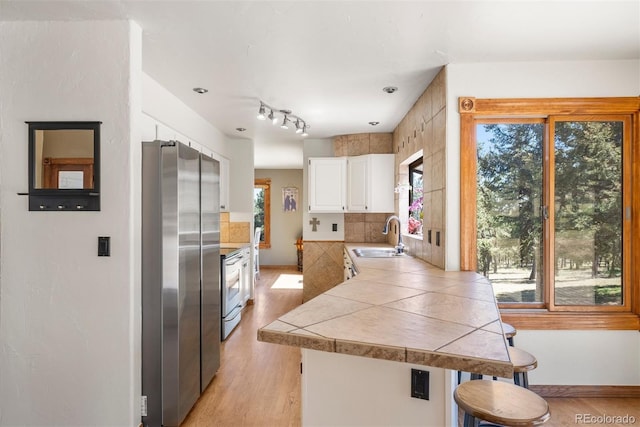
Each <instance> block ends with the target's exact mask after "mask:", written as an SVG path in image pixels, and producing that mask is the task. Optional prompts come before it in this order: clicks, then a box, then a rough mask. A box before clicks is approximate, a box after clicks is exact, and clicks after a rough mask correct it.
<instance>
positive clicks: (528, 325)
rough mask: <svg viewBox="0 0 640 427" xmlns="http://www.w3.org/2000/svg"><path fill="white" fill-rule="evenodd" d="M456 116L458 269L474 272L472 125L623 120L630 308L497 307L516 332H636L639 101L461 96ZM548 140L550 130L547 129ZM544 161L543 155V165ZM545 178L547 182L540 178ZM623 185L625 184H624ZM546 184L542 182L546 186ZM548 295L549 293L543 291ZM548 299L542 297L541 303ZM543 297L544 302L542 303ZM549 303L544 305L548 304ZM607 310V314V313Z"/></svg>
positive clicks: (639, 309)
mask: <svg viewBox="0 0 640 427" xmlns="http://www.w3.org/2000/svg"><path fill="white" fill-rule="evenodd" d="M458 111H459V113H460V269H461V270H463V271H475V270H476V266H477V257H476V236H477V224H476V182H477V181H476V180H477V147H476V122H477V121H479V120H482V121H483V122H485V121H486V120H490V119H492V118H493V119H500V121H501V122H506V121H507V120H508V119H509V118H513V119H516V118H526V117H529V118H532V117H537V118H546V117H549V116H563V115H571V116H580V115H583V116H588V115H599V116H600V115H601V116H607V115H628V116H630V117H631V124H630V125H631V126H630V132H629V135H630V138H631V141H630V144H629V146H630V147H631V149H630V151H631V153H630V156H629V157H630V159H629V161H630V167H629V168H628V169H627V170H628V171H629V173H628V174H627V173H625V176H624V177H623V179H625V184H626V183H627V182H629V184H630V185H634V187H632V188H631V191H630V192H629V193H630V195H631V201H630V206H631V210H632V215H631V221H630V222H631V224H630V237H629V238H628V239H626V240H625V241H624V244H625V245H630V248H629V254H630V256H628V257H627V259H626V260H625V263H626V264H628V265H627V267H626V268H628V271H629V274H628V276H629V277H628V279H627V280H626V281H625V288H626V289H625V294H624V297H626V298H628V301H629V302H630V304H629V305H628V306H627V307H625V309H624V310H625V311H607V310H608V309H606V308H605V309H602V307H598V306H594V307H584V306H583V307H581V308H580V309H577V310H574V311H568V310H567V311H549V310H548V309H546V308H533V307H531V306H529V307H527V308H526V309H517V308H513V306H507V307H508V308H507V307H504V308H503V307H502V306H501V314H502V319H503V320H504V321H505V322H509V323H511V324H513V325H514V326H515V327H517V328H520V329H615V330H640V214H639V213H640V196H639V194H640V188H638V187H639V186H640V185H639V184H638V183H640V97H617V98H536V99H525V98H511V99H476V98H473V97H461V98H459V100H458ZM545 132H547V138H548V137H549V134H548V132H549V126H547V127H546V129H545ZM546 161H548V156H545V162H546ZM545 179H546V178H545ZM627 180H628V181H627ZM547 184H548V183H547V182H545V183H544V185H545V186H546V185H547ZM545 292H548V290H545ZM547 297H548V295H547V296H546V298H547ZM546 298H545V299H546ZM547 301H548V300H547ZM609 310H610V309H609Z"/></svg>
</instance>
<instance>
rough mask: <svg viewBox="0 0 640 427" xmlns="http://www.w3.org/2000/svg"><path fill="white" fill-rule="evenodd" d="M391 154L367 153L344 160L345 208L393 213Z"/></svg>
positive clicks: (392, 159)
mask: <svg viewBox="0 0 640 427" xmlns="http://www.w3.org/2000/svg"><path fill="white" fill-rule="evenodd" d="M393 182H394V156H393V154H366V155H364V156H355V157H349V158H348V160H347V210H348V211H349V212H385V213H386V212H394V192H393Z"/></svg>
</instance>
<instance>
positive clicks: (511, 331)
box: [502, 322, 518, 347]
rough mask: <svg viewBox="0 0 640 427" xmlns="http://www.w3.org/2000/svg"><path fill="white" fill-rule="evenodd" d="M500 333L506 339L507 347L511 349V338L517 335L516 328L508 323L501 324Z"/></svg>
mask: <svg viewBox="0 0 640 427" xmlns="http://www.w3.org/2000/svg"><path fill="white" fill-rule="evenodd" d="M502 332H504V336H505V337H506V338H507V341H508V342H509V345H510V346H511V347H513V337H514V336H516V334H517V333H518V331H517V330H516V328H514V327H513V325H511V324H509V323H504V322H502Z"/></svg>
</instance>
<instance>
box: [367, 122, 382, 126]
mask: <svg viewBox="0 0 640 427" xmlns="http://www.w3.org/2000/svg"><path fill="white" fill-rule="evenodd" d="M369 124H370V125H371V126H378V125H379V124H380V122H369Z"/></svg>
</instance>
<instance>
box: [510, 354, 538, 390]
mask: <svg viewBox="0 0 640 427" xmlns="http://www.w3.org/2000/svg"><path fill="white" fill-rule="evenodd" d="M507 350H508V351H509V359H511V363H512V364H513V382H514V383H515V384H516V385H520V386H522V387H524V388H529V376H528V375H527V372H529V371H532V370H534V369H536V368H537V367H538V361H537V360H536V358H535V356H534V355H533V354H531V353H528V352H526V351H524V350H521V349H519V348H517V347H508V348H507ZM520 378H522V381H520Z"/></svg>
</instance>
